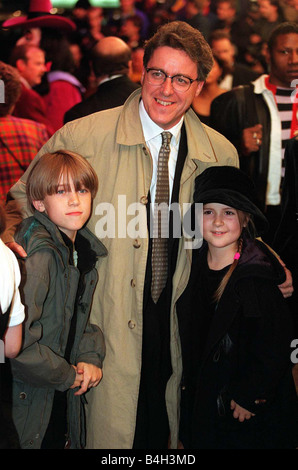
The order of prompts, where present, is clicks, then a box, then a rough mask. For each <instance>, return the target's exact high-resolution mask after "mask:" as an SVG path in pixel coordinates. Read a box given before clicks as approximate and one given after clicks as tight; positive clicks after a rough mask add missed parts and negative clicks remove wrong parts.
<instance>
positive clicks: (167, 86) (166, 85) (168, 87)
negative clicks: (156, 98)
mask: <svg viewBox="0 0 298 470" xmlns="http://www.w3.org/2000/svg"><path fill="white" fill-rule="evenodd" d="M162 87H163V93H164V94H165V95H169V94H171V93H173V91H174V89H173V82H172V79H171V78H170V77H167V78H166V79H165V81H164V82H163V84H162Z"/></svg>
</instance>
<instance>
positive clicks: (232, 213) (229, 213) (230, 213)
mask: <svg viewBox="0 0 298 470" xmlns="http://www.w3.org/2000/svg"><path fill="white" fill-rule="evenodd" d="M226 215H234V212H233V211H226Z"/></svg>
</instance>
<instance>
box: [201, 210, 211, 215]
mask: <svg viewBox="0 0 298 470" xmlns="http://www.w3.org/2000/svg"><path fill="white" fill-rule="evenodd" d="M210 214H212V211H210V210H207V209H206V210H205V211H203V215H210Z"/></svg>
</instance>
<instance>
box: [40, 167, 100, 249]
mask: <svg viewBox="0 0 298 470" xmlns="http://www.w3.org/2000/svg"><path fill="white" fill-rule="evenodd" d="M91 202H92V198H91V193H90V191H89V190H88V189H86V188H85V187H84V186H82V187H81V189H79V190H77V191H76V189H75V187H74V184H73V180H72V178H71V177H69V178H66V177H65V176H63V175H61V177H60V181H59V185H58V189H57V192H56V194H51V195H49V194H47V195H46V196H45V198H44V200H43V201H33V205H34V207H35V209H37V210H38V211H39V212H46V214H47V215H48V217H49V219H50V220H51V221H52V222H53V223H54V224H56V225H57V227H58V228H59V229H60V230H61V232H63V233H65V234H66V235H67V236H68V237H69V238H70V239H71V240H72V241H74V240H75V237H76V234H77V231H78V230H79V229H80V228H82V227H83V225H84V224H85V223H86V222H87V220H88V218H89V216H90V212H91Z"/></svg>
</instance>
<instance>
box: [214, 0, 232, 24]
mask: <svg viewBox="0 0 298 470" xmlns="http://www.w3.org/2000/svg"><path fill="white" fill-rule="evenodd" d="M235 14H236V11H235V9H234V8H232V6H231V5H230V3H229V2H222V3H219V4H218V6H217V7H216V15H217V17H218V19H219V20H222V21H226V20H231V19H233V18H234V16H235Z"/></svg>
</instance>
